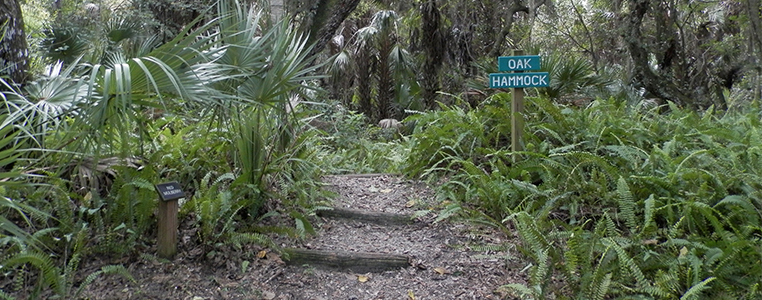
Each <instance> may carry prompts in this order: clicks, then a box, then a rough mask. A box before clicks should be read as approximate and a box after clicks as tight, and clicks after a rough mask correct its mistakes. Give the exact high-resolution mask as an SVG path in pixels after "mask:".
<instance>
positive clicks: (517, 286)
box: [498, 283, 540, 300]
mask: <svg viewBox="0 0 762 300" xmlns="http://www.w3.org/2000/svg"><path fill="white" fill-rule="evenodd" d="M498 291H507V292H510V293H512V294H513V296H518V298H519V299H526V300H534V299H538V298H539V297H540V295H538V293H537V292H536V291H534V290H533V289H531V288H529V287H527V286H526V285H524V284H521V283H509V284H506V285H503V286H500V287H499V288H498ZM516 294H518V295H516Z"/></svg>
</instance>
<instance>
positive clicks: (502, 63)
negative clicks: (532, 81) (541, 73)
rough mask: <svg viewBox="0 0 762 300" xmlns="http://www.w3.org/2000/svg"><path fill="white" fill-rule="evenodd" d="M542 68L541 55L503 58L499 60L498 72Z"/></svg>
mask: <svg viewBox="0 0 762 300" xmlns="http://www.w3.org/2000/svg"><path fill="white" fill-rule="evenodd" d="M540 66H541V63H540V56H539V55H523V56H501V57H498V58H497V70H498V71H530V70H539V69H540Z"/></svg>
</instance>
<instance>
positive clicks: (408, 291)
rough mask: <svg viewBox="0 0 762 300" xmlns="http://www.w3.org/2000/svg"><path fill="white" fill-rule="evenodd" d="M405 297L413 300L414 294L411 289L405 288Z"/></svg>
mask: <svg viewBox="0 0 762 300" xmlns="http://www.w3.org/2000/svg"><path fill="white" fill-rule="evenodd" d="M407 297H408V300H415V295H414V294H413V291H411V290H407Z"/></svg>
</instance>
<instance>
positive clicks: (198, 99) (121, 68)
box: [0, 0, 762, 299]
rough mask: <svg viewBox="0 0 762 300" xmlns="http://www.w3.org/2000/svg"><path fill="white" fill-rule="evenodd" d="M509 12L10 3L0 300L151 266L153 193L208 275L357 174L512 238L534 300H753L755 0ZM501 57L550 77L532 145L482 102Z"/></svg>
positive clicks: (299, 223) (61, 292)
mask: <svg viewBox="0 0 762 300" xmlns="http://www.w3.org/2000/svg"><path fill="white" fill-rule="evenodd" d="M249 2H252V1H249ZM253 2H257V1H253ZM275 2H277V1H273V3H275ZM502 2H506V3H502ZM502 2H501V1H457V0H451V1H439V0H420V1H410V2H409V1H400V2H394V1H373V2H369V1H366V2H363V1H358V0H325V1H322V0H321V1H317V0H315V1H285V2H284V3H283V4H284V7H285V8H286V13H285V14H284V15H283V16H281V17H282V19H281V20H280V21H277V20H276V19H278V18H277V17H274V18H271V15H270V13H269V11H268V9H267V8H268V7H269V6H268V5H267V4H268V3H266V2H262V3H261V4H260V5H256V4H251V5H249V4H245V3H243V2H241V1H232V0H230V1H205V0H187V1H138V0H136V1H132V2H129V3H127V2H120V1H105V0H104V1H96V2H94V3H85V2H83V1H55V3H53V6H52V7H51V6H50V4H51V3H47V2H46V1H42V0H27V1H22V2H21V4H22V5H21V6H19V7H10V8H8V7H6V5H11V4H20V2H19V1H9V2H6V1H4V2H3V5H0V26H2V28H3V31H0V32H1V33H3V35H2V38H0V40H3V44H2V45H0V62H1V63H2V64H0V70H2V72H0V74H2V75H1V76H0V97H2V101H3V104H4V105H3V108H2V110H0V122H2V127H1V129H0V196H2V198H0V211H1V212H2V214H0V252H1V253H0V272H2V276H3V277H4V278H5V279H7V280H6V281H5V283H6V284H5V286H3V288H4V290H0V298H5V299H15V298H16V297H28V298H30V299H36V298H39V297H47V298H55V297H57V298H61V299H69V298H77V296H78V295H79V294H80V293H81V292H82V290H83V288H85V287H86V286H87V285H88V284H89V283H90V282H92V281H93V280H95V279H96V278H97V276H100V275H103V274H119V275H122V276H125V277H127V278H130V274H129V273H128V272H127V270H126V269H125V268H124V267H123V266H121V265H111V266H105V267H103V268H102V269H101V270H100V271H98V272H95V273H93V274H78V273H77V272H78V266H79V264H80V263H81V262H82V260H83V259H84V260H86V259H88V258H90V257H95V256H101V257H103V256H112V257H117V256H133V257H134V256H141V255H142V256H150V255H153V252H152V251H153V249H154V248H153V247H154V243H155V236H156V232H155V224H156V217H155V215H154V210H155V209H156V207H157V203H156V201H157V196H156V192H155V191H154V186H153V185H154V184H155V183H159V182H165V181H177V182H179V183H181V185H182V186H183V188H184V189H185V190H186V193H187V196H188V197H187V199H186V200H185V201H183V203H182V206H181V212H180V215H181V218H182V219H183V220H185V222H187V223H188V224H190V226H193V227H194V228H197V231H196V232H197V234H196V235H195V236H194V237H193V239H194V242H195V243H197V244H198V245H201V246H202V247H204V249H205V250H206V251H207V253H208V254H207V256H210V257H211V256H213V255H214V253H215V249H218V248H220V247H237V248H240V247H242V245H244V244H248V243H257V244H261V245H268V246H272V247H275V246H274V245H269V243H271V242H270V240H269V239H268V238H267V237H266V235H264V233H272V232H277V233H281V234H287V235H290V236H293V237H295V238H299V237H303V236H304V235H306V234H309V233H310V232H311V231H312V227H311V225H310V216H311V214H312V213H313V212H314V210H315V209H320V205H321V201H322V200H323V199H324V197H325V196H326V194H325V193H324V192H322V191H321V190H320V185H319V183H318V182H319V181H318V180H319V177H320V175H322V174H326V173H349V172H391V173H403V174H405V175H407V176H409V177H412V178H419V179H424V180H430V181H436V182H442V183H443V184H441V185H438V187H437V193H438V197H439V200H441V201H442V206H441V207H442V209H441V210H440V211H438V212H437V213H438V214H439V218H438V219H439V220H444V219H447V218H450V217H454V216H457V217H462V218H465V219H466V220H470V221H474V222H480V223H483V224H489V225H491V226H495V227H497V228H500V229H501V230H503V231H504V232H505V233H506V234H507V235H513V234H517V235H518V236H519V237H520V240H521V244H520V245H519V246H518V248H519V249H520V250H521V253H522V255H523V256H524V257H525V258H526V259H528V260H529V261H531V264H529V265H528V266H527V268H526V271H527V272H528V273H529V275H530V276H529V277H530V280H529V284H528V285H518V284H508V283H506V285H505V286H503V287H501V288H500V289H501V290H505V291H507V292H510V293H512V294H513V295H515V296H516V297H520V298H522V299H546V298H547V299H614V298H621V299H706V298H719V299H757V298H760V297H762V295H761V294H762V291H760V290H761V289H762V287H760V284H762V283H761V282H762V264H761V263H760V261H762V240H760V238H762V213H761V211H762V194H760V189H762V186H760V182H762V181H761V180H760V179H761V178H760V177H761V175H762V173H761V172H762V160H761V159H762V133H760V130H759V128H760V123H761V122H762V119H761V118H762V117H761V116H762V109H761V108H760V105H759V100H760V84H759V80H760V76H759V73H760V69H759V68H758V67H754V66H755V65H756V62H757V61H758V58H760V57H762V41H761V40H760V37H759V32H762V30H760V29H759V28H760V25H759V24H760V21H759V19H760V18H759V13H758V11H759V8H760V3H759V1H758V0H750V1H745V2H735V1H703V2H695V1H672V2H669V1H667V2H665V1H649V0H629V1H557V2H554V1H528V2H527V1H520V0H514V1H502ZM208 7H211V8H209V9H207V8H208ZM260 8H263V9H264V10H260ZM20 10H23V12H24V16H23V19H24V21H25V22H24V23H19V22H17V21H19V20H20V19H21V18H20V16H19V13H18V11H20ZM618 20H621V22H619V21H618ZM11 21H13V22H11ZM14 22H16V23H14ZM19 26H20V27H19ZM24 26H25V29H26V31H27V33H26V34H23V35H19V32H20V31H21V29H20V28H21V27H24ZM609 29H616V30H609ZM23 37H25V38H26V40H28V41H29V43H28V44H27V43H26V42H25V41H22V40H21V39H22V38H23ZM6 41H7V42H6ZM27 45H28V46H27ZM9 47H14V49H10V50H9ZM25 47H29V51H27V50H26V49H25ZM509 47H510V48H523V50H525V51H526V52H527V53H539V54H541V55H543V66H542V67H543V69H544V70H545V71H548V72H550V73H551V86H550V87H548V88H542V89H532V90H527V92H528V94H529V96H530V97H529V99H528V100H529V101H528V103H527V109H526V112H525V118H526V122H527V125H526V128H525V141H524V142H525V151H521V152H511V151H510V140H511V136H510V132H511V128H510V126H511V125H510V119H509V117H508V116H510V115H511V113H512V112H511V111H510V103H509V102H510V97H511V95H510V94H509V93H506V92H505V91H501V90H488V89H486V84H487V83H486V75H487V74H488V73H489V72H493V71H494V70H495V69H496V62H495V56H497V55H503V54H507V53H506V52H508V51H509V49H508V48H509ZM323 48H327V49H326V51H323ZM11 50H13V51H21V52H9V51H11ZM8 53H23V54H24V55H16V56H13V57H10V56H8ZM27 54H28V56H26V55H27ZM385 118H397V119H400V120H402V119H403V118H404V120H403V126H402V127H400V128H378V127H376V126H374V125H369V124H375V123H377V121H378V120H380V119H385ZM276 215H280V216H286V217H287V218H288V219H289V220H290V221H289V223H288V224H282V225H280V226H264V225H261V224H263V222H262V221H263V220H265V219H267V218H270V217H273V216H276ZM507 259H510V258H507ZM9 282H10V283H9Z"/></svg>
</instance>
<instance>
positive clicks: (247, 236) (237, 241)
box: [225, 232, 279, 249]
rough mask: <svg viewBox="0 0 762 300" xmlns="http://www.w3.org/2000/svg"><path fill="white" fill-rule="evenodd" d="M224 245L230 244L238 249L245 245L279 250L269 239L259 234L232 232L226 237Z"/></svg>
mask: <svg viewBox="0 0 762 300" xmlns="http://www.w3.org/2000/svg"><path fill="white" fill-rule="evenodd" d="M225 243H227V244H232V245H233V246H235V247H236V248H238V249H241V248H242V247H243V245H246V244H255V245H260V246H262V247H266V248H270V249H279V248H278V246H277V245H276V244H275V242H274V241H273V240H272V239H271V238H270V237H268V236H266V235H264V234H261V233H251V232H233V233H230V234H229V235H228V237H227V239H226V241H225Z"/></svg>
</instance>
